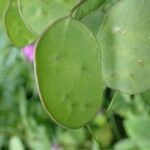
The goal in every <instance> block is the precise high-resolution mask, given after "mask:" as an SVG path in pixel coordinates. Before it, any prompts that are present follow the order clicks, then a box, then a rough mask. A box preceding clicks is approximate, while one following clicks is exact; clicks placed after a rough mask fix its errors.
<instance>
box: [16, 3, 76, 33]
mask: <svg viewBox="0 0 150 150" xmlns="http://www.w3.org/2000/svg"><path fill="white" fill-rule="evenodd" d="M18 1H19V7H20V12H21V15H22V18H23V19H24V22H26V24H27V25H28V27H29V28H30V29H31V30H32V31H33V32H34V33H36V34H37V35H39V34H41V33H42V32H43V31H44V30H45V29H46V28H47V27H48V26H49V25H50V24H51V23H53V22H54V21H56V20H57V19H59V18H62V17H64V16H66V15H68V14H69V11H70V10H71V9H72V8H73V7H74V6H75V5H76V4H77V3H78V2H79V0H18Z"/></svg>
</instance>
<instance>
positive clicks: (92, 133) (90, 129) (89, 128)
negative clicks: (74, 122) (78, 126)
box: [86, 125, 102, 150]
mask: <svg viewBox="0 0 150 150" xmlns="http://www.w3.org/2000/svg"><path fill="white" fill-rule="evenodd" d="M86 127H87V128H88V130H89V132H90V133H91V135H92V136H93V139H94V140H95V141H96V142H97V144H98V145H99V149H101V150H102V146H101V143H100V141H99V140H98V139H97V138H96V136H95V134H94V132H93V130H92V128H91V127H90V125H87V126H86Z"/></svg>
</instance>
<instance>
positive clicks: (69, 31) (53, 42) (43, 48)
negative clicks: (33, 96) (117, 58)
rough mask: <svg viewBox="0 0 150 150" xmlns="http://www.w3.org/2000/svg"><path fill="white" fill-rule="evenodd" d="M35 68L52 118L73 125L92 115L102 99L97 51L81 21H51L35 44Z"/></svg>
mask: <svg viewBox="0 0 150 150" xmlns="http://www.w3.org/2000/svg"><path fill="white" fill-rule="evenodd" d="M84 43H86V44H84ZM35 71H36V75H37V81H38V86H39V92H40V95H41V100H42V103H43V104H44V107H45V108H46V110H47V112H48V113H49V115H50V116H51V118H53V120H55V122H57V123H58V124H60V125H61V126H64V127H67V128H72V129H75V128H80V127H82V126H84V125H85V124H87V123H89V122H90V121H91V120H92V119H93V117H94V116H95V115H96V113H97V112H98V110H99V107H100V104H101V101H102V80H101V64H100V51H99V46H98V43H97V41H96V39H95V37H94V36H93V35H92V33H91V32H90V31H89V30H88V29H87V28H86V27H85V26H84V25H83V24H81V23H80V22H78V21H76V20H74V19H71V18H68V19H61V20H59V21H57V22H56V23H55V24H54V25H52V26H51V27H50V28H49V29H48V30H47V32H45V33H44V34H43V36H42V37H41V39H40V40H39V42H38V44H37V48H36V53H35Z"/></svg>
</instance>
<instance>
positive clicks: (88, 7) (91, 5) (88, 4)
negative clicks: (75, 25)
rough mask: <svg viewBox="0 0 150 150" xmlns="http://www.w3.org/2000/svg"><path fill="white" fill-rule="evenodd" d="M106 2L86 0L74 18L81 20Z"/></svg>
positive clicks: (103, 0)
mask: <svg viewBox="0 0 150 150" xmlns="http://www.w3.org/2000/svg"><path fill="white" fill-rule="evenodd" d="M105 1H106V0H86V1H85V2H84V3H83V4H82V5H81V6H80V7H79V9H78V11H77V13H76V15H75V18H76V19H78V20H81V19H82V18H83V17H85V16H86V15H88V14H90V13H91V12H92V11H94V10H96V9H97V8H99V7H100V6H102V5H103V4H104V3H105Z"/></svg>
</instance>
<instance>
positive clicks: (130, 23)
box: [97, 0, 150, 94]
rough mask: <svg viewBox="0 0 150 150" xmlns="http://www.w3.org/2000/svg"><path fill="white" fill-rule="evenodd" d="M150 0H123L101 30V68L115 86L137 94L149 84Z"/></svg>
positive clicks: (114, 87)
mask: <svg viewBox="0 0 150 150" xmlns="http://www.w3.org/2000/svg"><path fill="white" fill-rule="evenodd" d="M149 15H150V0H122V1H120V2H118V3H116V4H115V5H114V6H113V7H112V8H111V9H110V11H109V13H108V14H107V15H106V18H105V19H104V22H103V24H102V26H101V29H100V31H99V34H98V37H97V38H98V41H99V43H100V48H101V51H102V70H103V71H102V72H103V78H104V81H105V83H106V84H107V86H108V87H110V88H112V89H118V90H120V91H123V92H126V93H128V94H135V93H139V92H142V91H145V90H146V89H148V88H150V16H149Z"/></svg>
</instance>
